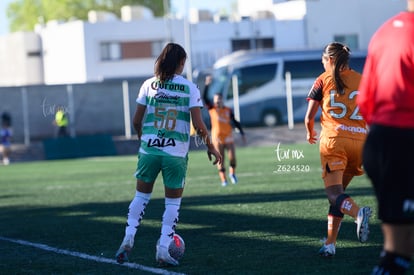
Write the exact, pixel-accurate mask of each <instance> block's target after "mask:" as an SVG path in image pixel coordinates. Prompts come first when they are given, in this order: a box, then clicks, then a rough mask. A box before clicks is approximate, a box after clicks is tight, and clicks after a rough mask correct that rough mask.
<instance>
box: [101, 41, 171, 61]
mask: <svg viewBox="0 0 414 275" xmlns="http://www.w3.org/2000/svg"><path fill="white" fill-rule="evenodd" d="M163 46H164V44H163V41H126V42H103V43H101V60H104V61H111V60H122V59H138V58H151V57H157V56H158V55H159V54H160V52H161V51H162V47H163Z"/></svg>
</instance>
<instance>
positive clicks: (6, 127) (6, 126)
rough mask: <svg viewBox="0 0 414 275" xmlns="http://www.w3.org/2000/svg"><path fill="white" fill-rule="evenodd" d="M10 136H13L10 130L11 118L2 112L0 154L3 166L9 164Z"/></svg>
mask: <svg viewBox="0 0 414 275" xmlns="http://www.w3.org/2000/svg"><path fill="white" fill-rule="evenodd" d="M12 136H13V131H12V128H11V116H10V114H9V113H6V112H4V113H3V114H2V115H1V129H0V138H1V152H2V156H3V164H4V165H9V164H10V152H11V138H12Z"/></svg>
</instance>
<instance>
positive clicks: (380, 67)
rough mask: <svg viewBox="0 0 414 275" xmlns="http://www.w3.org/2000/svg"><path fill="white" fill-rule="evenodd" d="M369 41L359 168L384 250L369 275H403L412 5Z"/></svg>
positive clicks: (412, 195)
mask: <svg viewBox="0 0 414 275" xmlns="http://www.w3.org/2000/svg"><path fill="white" fill-rule="evenodd" d="M407 7H408V10H407V11H405V12H401V13H400V14H398V15H396V16H394V17H393V18H391V19H390V20H388V21H387V22H385V23H384V25H382V26H381V27H380V28H379V29H378V30H377V32H376V33H375V34H374V36H373V37H372V39H371V42H370V44H369V46H368V56H367V60H366V62H365V67H364V71H363V77H362V80H361V85H360V86H359V91H360V95H359V96H358V104H359V107H360V110H361V113H362V115H363V116H364V118H365V119H366V121H367V123H368V124H369V125H370V132H369V134H368V137H367V141H366V143H365V147H364V154H363V159H364V168H365V170H366V172H367V175H368V177H369V178H370V179H371V182H372V185H373V187H374V190H375V194H376V198H377V202H378V218H379V219H380V220H381V222H382V224H381V228H382V232H383V235H384V245H383V250H382V253H381V256H380V260H379V263H378V265H377V266H376V267H375V268H374V271H373V273H372V274H375V275H376V274H378V275H381V274H384V275H385V274H390V275H394V274H404V273H405V272H406V271H407V270H408V269H409V267H410V264H411V261H412V257H413V253H414V173H413V171H412V169H413V167H414V161H413V157H414V0H407Z"/></svg>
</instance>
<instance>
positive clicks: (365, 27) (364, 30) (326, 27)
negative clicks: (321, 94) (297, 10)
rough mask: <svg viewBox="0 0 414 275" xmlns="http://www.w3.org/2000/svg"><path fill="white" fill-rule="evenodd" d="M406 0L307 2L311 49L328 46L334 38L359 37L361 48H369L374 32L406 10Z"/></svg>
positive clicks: (330, 0) (328, 0)
mask: <svg viewBox="0 0 414 275" xmlns="http://www.w3.org/2000/svg"><path fill="white" fill-rule="evenodd" d="M406 4H407V3H406V0H381V1H378V0H363V1H361V0H347V1H343V0H318V1H306V8H307V15H306V26H307V30H306V32H305V33H306V35H307V39H308V43H307V44H308V46H309V47H310V48H318V47H321V46H324V45H325V44H328V43H329V42H331V41H332V40H333V39H334V36H335V35H345V34H358V39H359V48H360V49H367V47H368V43H369V40H370V39H371V36H372V35H373V34H374V32H375V30H376V29H377V28H378V27H379V26H380V25H381V24H382V23H383V22H385V20H387V19H388V18H389V17H391V16H393V15H395V14H397V13H398V12H400V11H403V10H405V9H406Z"/></svg>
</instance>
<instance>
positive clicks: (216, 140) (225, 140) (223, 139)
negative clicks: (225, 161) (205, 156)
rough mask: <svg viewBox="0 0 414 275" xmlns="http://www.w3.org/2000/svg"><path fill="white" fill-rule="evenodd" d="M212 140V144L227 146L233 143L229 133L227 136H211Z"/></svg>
mask: <svg viewBox="0 0 414 275" xmlns="http://www.w3.org/2000/svg"><path fill="white" fill-rule="evenodd" d="M212 140H213V144H217V145H218V144H229V143H233V142H234V138H233V135H232V134H231V133H230V134H229V135H228V134H227V135H223V134H219V135H213V137H212Z"/></svg>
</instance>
